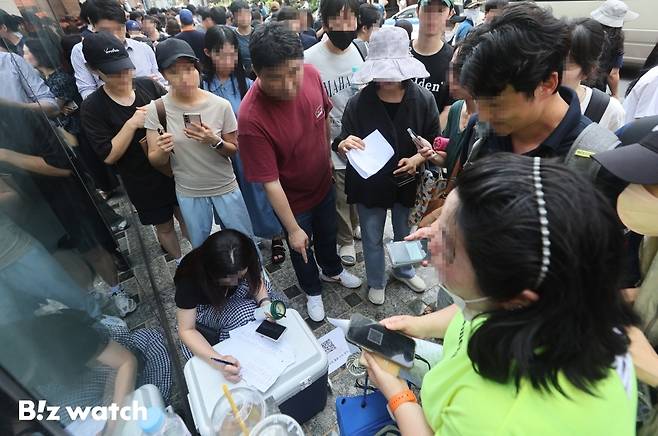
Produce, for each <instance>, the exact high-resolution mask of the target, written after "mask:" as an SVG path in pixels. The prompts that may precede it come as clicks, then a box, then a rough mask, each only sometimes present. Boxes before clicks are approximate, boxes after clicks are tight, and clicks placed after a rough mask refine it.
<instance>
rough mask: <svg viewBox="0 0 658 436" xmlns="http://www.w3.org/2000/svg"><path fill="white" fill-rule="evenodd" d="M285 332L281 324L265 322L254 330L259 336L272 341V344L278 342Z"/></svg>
mask: <svg viewBox="0 0 658 436" xmlns="http://www.w3.org/2000/svg"><path fill="white" fill-rule="evenodd" d="M285 331H286V327H285V326H282V325H281V324H277V323H275V322H272V321H268V320H265V321H263V322H262V323H260V325H259V326H258V328H257V329H256V333H258V334H259V335H261V336H265V337H266V338H268V339H271V340H273V341H274V342H276V341H278V340H279V338H280V337H281V335H282V334H283V332H285Z"/></svg>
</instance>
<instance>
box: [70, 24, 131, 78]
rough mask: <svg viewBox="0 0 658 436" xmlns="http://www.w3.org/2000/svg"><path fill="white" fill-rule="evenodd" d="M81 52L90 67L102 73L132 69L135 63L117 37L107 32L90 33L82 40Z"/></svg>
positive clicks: (114, 72)
mask: <svg viewBox="0 0 658 436" xmlns="http://www.w3.org/2000/svg"><path fill="white" fill-rule="evenodd" d="M82 54H83V55H84V56H85V60H86V61H87V63H88V64H89V66H90V67H92V68H94V69H96V70H100V71H101V72H102V73H103V74H116V73H119V72H121V71H125V70H134V69H135V65H133V63H132V61H131V60H130V58H129V57H128V51H126V47H125V46H124V45H123V43H122V42H121V41H119V38H117V37H116V36H114V35H112V34H111V33H109V32H97V33H91V34H89V35H87V36H85V39H83V40H82Z"/></svg>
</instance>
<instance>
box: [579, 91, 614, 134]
mask: <svg viewBox="0 0 658 436" xmlns="http://www.w3.org/2000/svg"><path fill="white" fill-rule="evenodd" d="M584 88H585V97H584V98H583V100H582V101H581V102H580V111H581V112H582V113H583V114H584V113H585V111H586V110H587V106H589V103H590V101H592V88H590V87H588V86H584ZM624 115H625V111H624V106H622V105H621V103H620V102H619V100H617V99H616V98H614V97H610V102H609V103H608V106H607V107H606V108H605V112H603V116H602V117H601V120H600V121H599V124H600V125H601V126H603V127H605V128H606V129H608V130H610V131H612V132H616V131H617V129H619V128H620V127H621V126H623V125H624V124H625V123H624Z"/></svg>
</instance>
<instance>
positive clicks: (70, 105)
mask: <svg viewBox="0 0 658 436" xmlns="http://www.w3.org/2000/svg"><path fill="white" fill-rule="evenodd" d="M64 107H65V108H67V109H69V110H70V111H71V112H75V111H77V110H78V104H77V103H76V102H74V101H73V100H71V101H68V102H66V104H65V105H64Z"/></svg>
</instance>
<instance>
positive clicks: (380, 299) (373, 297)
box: [368, 288, 386, 306]
mask: <svg viewBox="0 0 658 436" xmlns="http://www.w3.org/2000/svg"><path fill="white" fill-rule="evenodd" d="M385 298H386V291H385V290H384V289H377V288H370V289H369V290H368V300H370V302H371V303H372V304H376V305H377V306H380V305H382V304H384V299H385Z"/></svg>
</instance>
